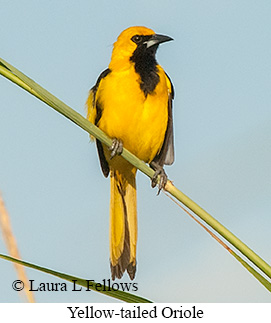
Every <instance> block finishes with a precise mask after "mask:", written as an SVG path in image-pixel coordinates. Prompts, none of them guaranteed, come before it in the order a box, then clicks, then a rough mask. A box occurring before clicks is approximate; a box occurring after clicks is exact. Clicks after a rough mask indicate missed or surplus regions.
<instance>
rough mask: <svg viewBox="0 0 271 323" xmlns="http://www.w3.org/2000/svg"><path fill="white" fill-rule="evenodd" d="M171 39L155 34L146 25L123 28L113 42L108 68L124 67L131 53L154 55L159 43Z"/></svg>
mask: <svg viewBox="0 0 271 323" xmlns="http://www.w3.org/2000/svg"><path fill="white" fill-rule="evenodd" d="M170 40H173V39H172V38H171V37H168V36H164V35H159V34H156V33H155V32H154V31H153V30H152V29H149V28H146V27H130V28H127V29H125V30H124V31H123V32H122V33H121V34H120V35H119V37H118V39H117V41H116V42H115V43H114V48H113V52H112V58H111V63H110V65H109V68H110V69H114V68H121V69H122V68H126V66H127V64H130V61H131V60H132V57H133V55H137V54H140V55H144V54H147V55H153V56H155V53H156V50H157V48H158V46H159V44H161V43H164V42H167V41H170Z"/></svg>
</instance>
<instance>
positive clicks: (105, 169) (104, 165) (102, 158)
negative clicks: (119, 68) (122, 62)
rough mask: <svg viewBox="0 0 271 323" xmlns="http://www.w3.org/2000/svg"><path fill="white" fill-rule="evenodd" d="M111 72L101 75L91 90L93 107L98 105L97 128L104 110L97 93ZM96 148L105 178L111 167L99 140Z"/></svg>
mask: <svg viewBox="0 0 271 323" xmlns="http://www.w3.org/2000/svg"><path fill="white" fill-rule="evenodd" d="M110 72H111V70H110V69H109V68H107V69H106V70H104V71H103V72H102V73H101V74H100V76H99V77H98V80H97V82H96V84H95V85H94V86H93V88H92V89H91V91H92V93H93V105H94V104H96V111H97V112H96V118H95V125H96V126H97V125H98V122H99V120H100V119H101V116H102V108H101V106H100V104H99V102H96V93H97V90H98V88H99V84H100V82H101V80H102V79H103V78H105V77H106V76H107V75H108V74H109V73H110ZM95 102H96V103H95ZM96 146H97V150H98V155H99V160H100V165H101V168H102V172H103V174H104V176H105V177H107V176H108V174H109V166H108V162H107V160H106V158H105V155H104V150H103V146H102V143H101V142H100V140H98V139H96Z"/></svg>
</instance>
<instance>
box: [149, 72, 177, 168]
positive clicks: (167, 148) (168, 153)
mask: <svg viewBox="0 0 271 323" xmlns="http://www.w3.org/2000/svg"><path fill="white" fill-rule="evenodd" d="M166 76H167V77H168V79H169V81H170V84H171V93H170V94H169V98H168V123H167V130H166V133H165V139H164V142H163V145H162V148H161V150H160V152H159V153H158V154H157V155H156V156H155V157H154V159H153V161H152V162H153V163H155V164H158V165H159V166H162V167H163V166H164V165H172V164H173V162H174V140H173V115H172V109H173V106H172V100H173V99H174V88H173V84H172V82H171V80H170V78H169V76H168V75H167V74H166Z"/></svg>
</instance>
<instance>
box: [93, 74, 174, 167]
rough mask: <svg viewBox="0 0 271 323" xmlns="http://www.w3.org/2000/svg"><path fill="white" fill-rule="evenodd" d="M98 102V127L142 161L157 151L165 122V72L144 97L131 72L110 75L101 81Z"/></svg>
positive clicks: (150, 157)
mask: <svg viewBox="0 0 271 323" xmlns="http://www.w3.org/2000/svg"><path fill="white" fill-rule="evenodd" d="M97 100H98V101H99V103H100V104H101V106H102V110H103V112H102V117H101V119H100V121H99V124H98V125H99V128H101V129H102V130H103V131H104V132H105V133H107V134H108V136H109V137H111V138H117V139H120V140H122V142H123V146H124V147H125V148H126V149H128V150H129V151H130V152H132V153H133V154H134V155H136V156H137V157H138V158H140V159H142V160H144V161H145V162H151V161H152V159H153V158H154V157H155V155H156V154H157V153H158V152H159V151H160V149H161V147H162V144H163V141H164V137H165V132H166V128H167V120H168V88H167V84H166V79H165V76H164V73H162V74H161V75H160V82H159V83H158V85H157V86H156V88H155V91H154V92H153V93H152V94H149V95H147V97H145V95H144V93H143V92H142V91H141V89H140V84H139V76H138V75H137V74H136V73H135V72H134V69H133V68H131V69H129V70H126V71H123V72H117V73H114V72H111V73H110V74H109V75H108V76H107V77H106V78H105V79H104V80H103V82H101V84H100V87H99V91H98V92H97Z"/></svg>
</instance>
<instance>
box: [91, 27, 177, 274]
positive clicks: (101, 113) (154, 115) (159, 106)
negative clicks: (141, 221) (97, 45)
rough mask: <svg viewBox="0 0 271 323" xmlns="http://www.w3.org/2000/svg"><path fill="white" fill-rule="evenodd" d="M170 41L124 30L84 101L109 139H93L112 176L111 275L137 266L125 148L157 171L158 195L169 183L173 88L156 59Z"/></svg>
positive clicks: (132, 187) (132, 174)
mask: <svg viewBox="0 0 271 323" xmlns="http://www.w3.org/2000/svg"><path fill="white" fill-rule="evenodd" d="M171 40H173V38H171V37H169V36H165V35H161V34H156V33H155V32H154V31H153V30H152V29H150V28H147V27H143V26H133V27H129V28H127V29H125V30H124V31H122V32H121V34H120V35H119V36H118V38H117V41H116V42H115V43H114V45H113V51H112V56H111V61H110V63H109V65H108V68H107V69H105V70H104V71H103V72H102V73H101V74H100V76H99V77H98V79H97V82H96V84H95V85H94V86H93V87H92V88H91V89H90V91H89V95H88V98H87V102H86V107H87V119H88V120H89V121H90V122H91V123H93V124H95V125H96V126H97V127H98V128H100V129H101V130H103V131H104V132H105V133H106V134H107V135H108V136H109V137H110V138H111V139H112V146H111V147H109V148H108V147H107V146H106V145H104V144H103V143H101V142H100V141H99V140H97V139H96V146H97V151H98V156H99V160H100V166H101V169H102V172H103V175H104V176H105V177H108V175H109V176H110V196H111V197H110V229H109V232H110V234H109V235H110V268H111V277H112V279H113V280H115V278H118V279H120V278H121V277H122V276H123V274H124V272H125V271H127V274H128V275H129V277H130V279H131V280H133V279H134V278H135V273H136V266H137V263H136V246H137V194H136V172H137V169H136V167H135V166H133V165H132V164H130V163H129V162H128V161H127V160H125V159H124V158H123V157H122V156H121V153H122V150H123V147H124V148H126V149H128V150H129V151H130V152H131V153H132V154H134V155H135V156H137V157H138V158H139V159H141V160H143V161H144V162H146V163H148V164H149V165H150V167H151V168H152V169H153V170H154V171H155V173H154V176H153V178H152V180H151V186H152V187H155V186H156V184H157V185H158V189H159V190H158V194H159V192H160V190H161V189H163V188H164V186H165V184H166V182H167V175H166V173H165V171H164V169H163V166H164V165H171V164H172V163H173V162H174V143H173V141H174V140H173V113H172V100H173V99H174V88H173V84H172V82H171V80H170V78H169V76H168V75H167V74H166V72H165V71H164V70H163V68H162V67H161V66H160V65H159V64H158V63H157V60H156V51H157V48H158V46H159V45H160V44H161V43H165V42H168V41H171ZM92 139H94V140H95V138H93V137H92Z"/></svg>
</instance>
